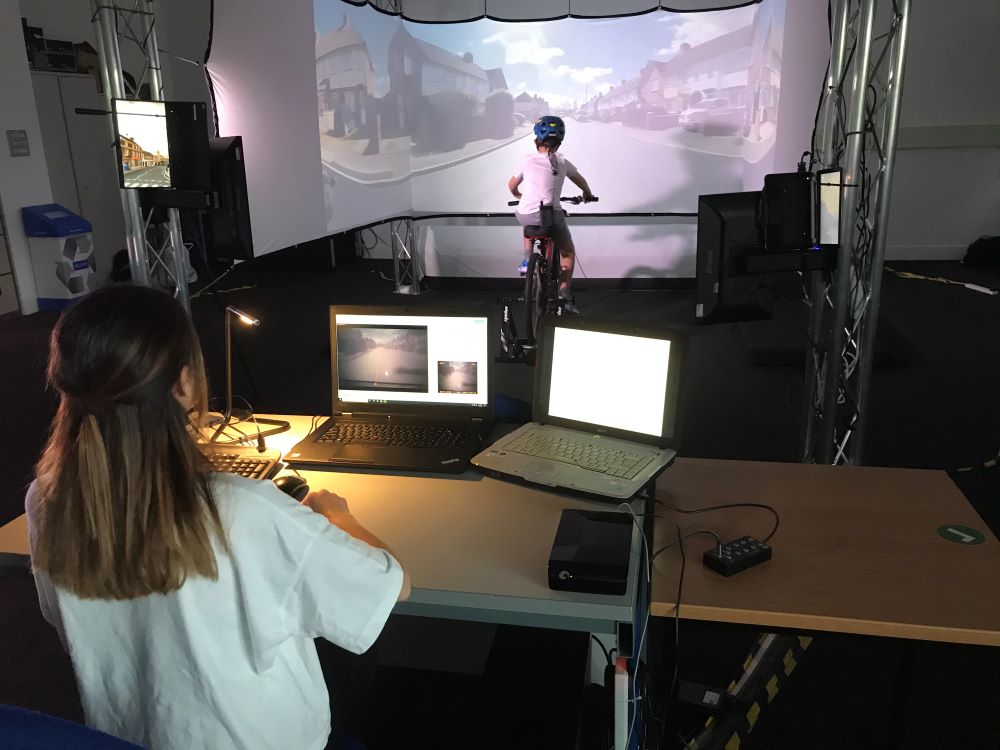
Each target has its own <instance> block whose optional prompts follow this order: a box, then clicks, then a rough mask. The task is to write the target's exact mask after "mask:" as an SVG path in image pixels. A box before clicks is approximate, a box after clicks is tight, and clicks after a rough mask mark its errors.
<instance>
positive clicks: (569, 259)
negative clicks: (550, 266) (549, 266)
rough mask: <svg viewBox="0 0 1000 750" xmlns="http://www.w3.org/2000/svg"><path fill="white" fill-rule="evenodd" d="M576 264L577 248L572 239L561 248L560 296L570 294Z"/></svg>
mask: <svg viewBox="0 0 1000 750" xmlns="http://www.w3.org/2000/svg"><path fill="white" fill-rule="evenodd" d="M575 266H576V250H575V248H574V247H573V243H572V241H571V242H570V243H569V244H568V245H567V246H565V247H560V248H559V296H560V297H568V296H569V286H570V284H571V283H572V281H573V268H574V267H575Z"/></svg>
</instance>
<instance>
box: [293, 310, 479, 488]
mask: <svg viewBox="0 0 1000 750" xmlns="http://www.w3.org/2000/svg"><path fill="white" fill-rule="evenodd" d="M493 330H494V326H492V325H491V316H490V313H489V310H488V308H486V307H485V306H482V307H480V306H470V307H465V308H431V307H372V306H346V305H345V306H340V305H334V306H331V307H330V352H331V365H332V366H331V374H332V378H331V379H332V382H333V417H331V418H330V419H329V420H327V421H326V422H324V423H323V424H322V425H320V427H319V428H318V429H317V430H315V431H314V432H313V433H311V434H310V435H309V436H308V437H307V438H306V439H305V440H303V441H302V442H300V443H299V444H298V445H296V446H295V447H294V448H292V450H291V451H289V452H288V453H287V454H286V455H285V460H286V461H288V462H289V463H292V464H295V465H305V466H328V467H353V468H381V469H401V470H406V471H435V472H447V473H455V474H458V473H461V472H463V471H465V469H466V467H467V466H468V463H469V459H470V458H472V456H474V455H475V454H476V453H477V452H478V451H479V449H480V448H481V447H482V444H483V440H484V439H485V437H486V435H487V433H488V432H489V429H490V426H491V423H492V421H493V356H492V352H491V350H490V341H491V335H490V332H491V331H493Z"/></svg>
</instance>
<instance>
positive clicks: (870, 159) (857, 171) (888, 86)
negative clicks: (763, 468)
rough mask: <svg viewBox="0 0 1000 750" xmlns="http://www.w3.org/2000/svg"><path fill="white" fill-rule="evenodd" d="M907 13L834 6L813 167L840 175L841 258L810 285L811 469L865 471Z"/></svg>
mask: <svg viewBox="0 0 1000 750" xmlns="http://www.w3.org/2000/svg"><path fill="white" fill-rule="evenodd" d="M909 14H910V0H881V2H880V1H879V0H833V2H832V3H831V18H830V21H831V29H830V31H831V51H830V66H829V69H828V74H827V79H826V85H825V88H824V91H823V97H822V100H821V103H820V110H819V112H818V113H817V114H818V120H817V131H816V136H815V138H816V140H815V142H814V144H813V150H814V153H813V159H814V162H817V163H818V165H819V167H820V168H829V167H841V168H842V169H843V173H842V174H843V189H842V192H841V208H840V249H839V251H838V257H837V262H836V267H835V269H834V270H833V271H832V272H822V271H813V272H812V274H811V276H812V278H811V279H810V291H809V295H808V297H809V300H808V301H809V307H810V311H809V347H810V348H809V356H808V357H807V361H806V373H805V388H804V394H803V412H802V413H803V419H802V434H801V436H800V437H801V458H802V460H803V461H805V462H813V463H825V464H860V463H862V462H863V456H864V434H865V425H866V421H867V413H868V407H869V404H868V401H869V395H870V382H871V372H872V360H873V358H874V353H875V352H874V345H875V328H876V323H877V320H878V308H879V299H880V288H881V285H882V266H883V261H884V257H885V233H886V229H887V224H888V217H889V197H890V190H891V188H892V173H893V162H894V157H895V151H896V133H897V130H898V124H899V105H900V99H901V95H902V88H903V62H904V59H905V55H906V37H907V24H908V21H909ZM876 27H878V28H876Z"/></svg>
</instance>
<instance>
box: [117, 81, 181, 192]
mask: <svg viewBox="0 0 1000 750" xmlns="http://www.w3.org/2000/svg"><path fill="white" fill-rule="evenodd" d="M112 106H113V109H114V116H115V134H116V135H117V141H118V169H119V173H120V176H121V186H122V187H123V188H170V187H173V183H172V182H171V178H170V144H169V143H168V141H167V105H166V103H164V102H143V101H133V100H131V99H115V100H114V101H113V102H112Z"/></svg>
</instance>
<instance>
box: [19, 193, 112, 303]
mask: <svg viewBox="0 0 1000 750" xmlns="http://www.w3.org/2000/svg"><path fill="white" fill-rule="evenodd" d="M21 222H22V223H23V224H24V233H25V234H26V235H28V248H29V250H30V252H31V260H32V265H33V266H34V269H35V287H36V289H37V290H38V309H40V310H62V309H64V308H66V307H69V306H70V305H71V304H73V300H75V299H76V298H77V297H82V296H83V295H84V294H86V293H87V292H90V291H92V290H93V289H95V288H96V287H97V286H98V283H97V267H96V265H95V263H94V242H93V239H92V237H91V226H90V222H89V221H87V220H86V219H84V218H83V217H82V216H77V215H76V214H75V213H73V212H72V211H70V210H69V209H68V208H66V207H65V206H60V205H59V204H58V203H46V204H44V205H41V206H25V207H24V208H22V209H21Z"/></svg>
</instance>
